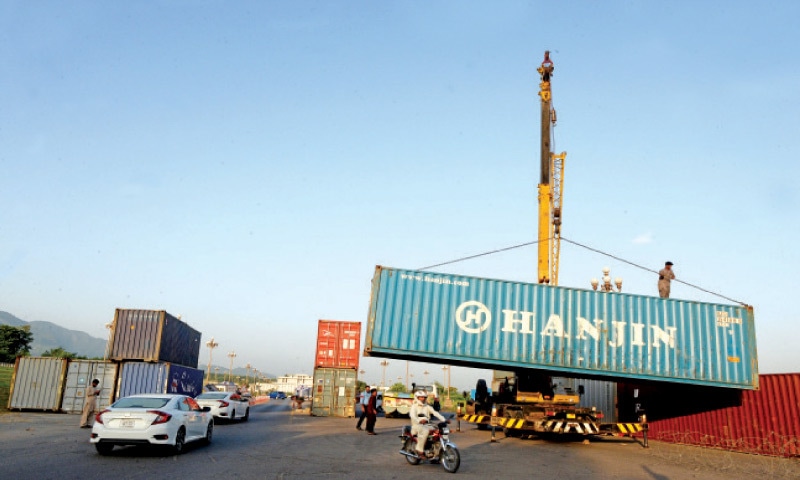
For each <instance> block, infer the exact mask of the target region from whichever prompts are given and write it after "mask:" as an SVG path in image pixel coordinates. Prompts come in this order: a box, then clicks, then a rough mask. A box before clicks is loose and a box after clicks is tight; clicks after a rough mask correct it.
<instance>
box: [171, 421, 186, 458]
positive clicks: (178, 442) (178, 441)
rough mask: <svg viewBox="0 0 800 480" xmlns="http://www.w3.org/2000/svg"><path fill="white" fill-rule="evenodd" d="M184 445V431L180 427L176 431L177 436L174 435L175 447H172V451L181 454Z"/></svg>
mask: <svg viewBox="0 0 800 480" xmlns="http://www.w3.org/2000/svg"><path fill="white" fill-rule="evenodd" d="M185 444H186V429H185V428H183V427H181V428H179V429H178V433H177V435H175V445H173V446H172V450H173V451H174V452H175V453H176V454H178V455H180V454H181V453H183V447H184V445H185Z"/></svg>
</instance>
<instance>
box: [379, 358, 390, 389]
mask: <svg viewBox="0 0 800 480" xmlns="http://www.w3.org/2000/svg"><path fill="white" fill-rule="evenodd" d="M380 365H381V367H383V373H382V374H381V387H384V386H386V385H385V384H386V367H388V366H389V361H388V360H381V363H380Z"/></svg>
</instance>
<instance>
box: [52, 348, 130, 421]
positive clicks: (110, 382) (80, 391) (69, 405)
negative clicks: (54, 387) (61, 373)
mask: <svg viewBox="0 0 800 480" xmlns="http://www.w3.org/2000/svg"><path fill="white" fill-rule="evenodd" d="M95 378H96V379H98V380H100V384H99V385H98V386H99V387H100V396H99V397H98V398H97V407H98V408H99V409H101V410H102V409H103V408H106V407H107V406H109V405H111V403H112V402H113V401H114V388H115V387H116V384H117V364H116V363H112V362H105V361H100V360H70V362H69V365H68V366H67V379H66V382H65V384H64V397H63V399H62V400H61V411H62V412H64V413H81V411H82V410H83V403H84V401H85V400H86V397H85V393H86V387H88V386H89V385H90V384H91V383H92V380H94V379H95Z"/></svg>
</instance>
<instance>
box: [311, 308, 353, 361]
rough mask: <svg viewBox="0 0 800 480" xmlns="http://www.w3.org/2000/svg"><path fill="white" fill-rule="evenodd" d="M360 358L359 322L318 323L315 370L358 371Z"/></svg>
mask: <svg viewBox="0 0 800 480" xmlns="http://www.w3.org/2000/svg"><path fill="white" fill-rule="evenodd" d="M360 356H361V322H342V321H336V320H320V321H319V325H318V328H317V353H316V356H315V358H316V361H315V362H314V367H315V368H320V367H322V368H352V369H354V370H358V363H359V359H360Z"/></svg>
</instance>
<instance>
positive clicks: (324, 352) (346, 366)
mask: <svg viewBox="0 0 800 480" xmlns="http://www.w3.org/2000/svg"><path fill="white" fill-rule="evenodd" d="M360 351H361V322H343V321H335V320H320V321H319V325H318V329H317V352H316V355H315V356H314V386H313V394H312V400H311V415H314V416H318V417H328V416H333V417H355V396H356V393H357V392H356V380H357V378H358V361H359V358H360Z"/></svg>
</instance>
